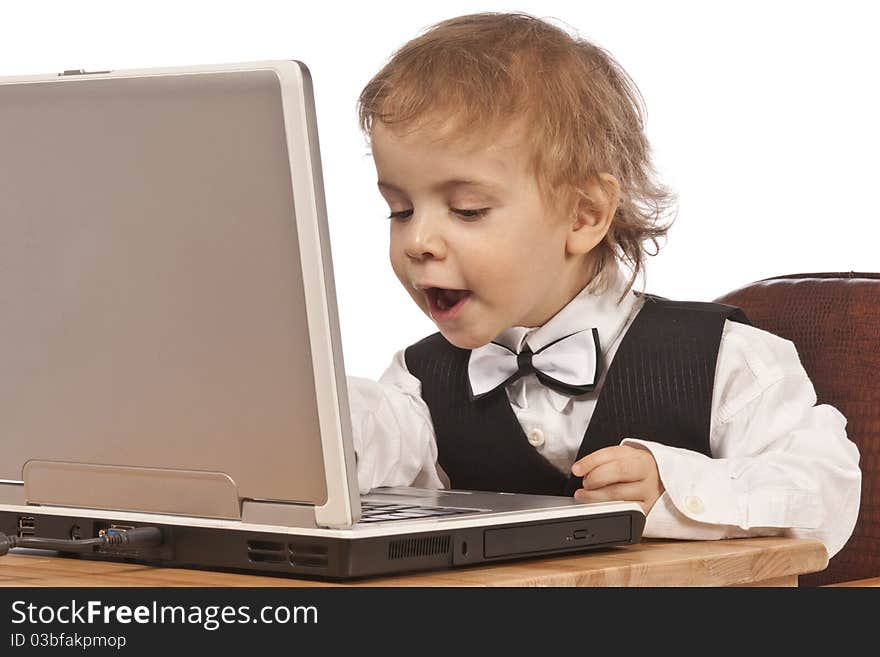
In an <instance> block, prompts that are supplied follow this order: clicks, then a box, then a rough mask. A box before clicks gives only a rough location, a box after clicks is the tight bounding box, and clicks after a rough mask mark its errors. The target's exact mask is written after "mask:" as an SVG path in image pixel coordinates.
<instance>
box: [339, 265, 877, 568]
mask: <svg viewBox="0 0 880 657" xmlns="http://www.w3.org/2000/svg"><path fill="white" fill-rule="evenodd" d="M625 287H626V282H625V277H624V275H623V273H622V272H621V271H616V272H615V276H614V277H613V282H612V284H611V285H609V288H608V290H607V291H606V292H605V293H603V294H595V293H593V292H592V291H590V287H589V286H587V288H585V289H584V290H583V291H581V293H580V294H578V295H577V296H576V297H575V298H574V299H572V300H571V301H570V302H569V304H568V305H567V306H565V307H564V308H563V309H562V310H561V311H559V313H557V314H556V315H555V316H554V317H553V318H551V319H550V320H549V321H548V322H547V323H546V324H544V325H543V326H541V327H538V328H524V327H519V326H517V327H513V328H510V329H507V330H505V331H503V332H502V333H501V334H500V335H498V336H497V337H496V338H495V341H496V342H500V343H501V344H504V345H505V346H507V347H509V348H511V349H512V350H514V351H516V352H517V353H519V352H520V350H521V349H522V348H523V346H524V344H528V345H529V347H530V348H531V349H532V351H533V352H534V351H537V350H538V349H540V348H541V347H543V346H544V345H546V344H549V343H550V342H553V341H554V340H556V339H558V338H561V337H562V336H565V335H568V334H570V333H573V332H575V331H579V330H582V329H586V328H592V327H595V328H597V329H598V332H599V344H600V347H601V349H602V352H603V355H604V361H605V364H606V366H605V370H604V371H605V372H607V371H608V368H609V366H610V364H611V362H612V360H613V358H614V354H615V353H616V352H617V348H618V346H619V345H620V342H621V340H622V338H623V336H624V335H625V334H626V331H627V329H628V328H629V326H630V324H631V323H632V321H633V319H635V316H636V315H637V314H638V311H639V309H640V308H641V304H642V303H643V298H642V297H638V296H636V295H635V294H634V293H633V292H629V293H627V294H626V296H625V297H624V299H623V301H622V302H620V303H618V299H619V298H620V296H621V294H622V293H623V291H624V289H625ZM603 381H604V377H603V378H602V379H600V381H599V384H598V386H597V391H596V392H592V393H587V394H584V395H580V396H577V397H568V396H566V395H563V394H560V393H557V392H555V391H553V390H551V389H549V388H547V387H545V386H544V385H542V384H541V383H540V382H538V380H537V377H535V375H534V374H531V375H529V376H525V377H522V378H520V379H518V380H517V381H515V382H513V383H511V384H509V385H508V386H507V387H506V391H507V396H508V399H509V401H510V405H511V408H512V409H513V412H514V413H515V415H516V417H517V419H518V420H519V422H520V424H521V425H522V428H523V431H524V432H525V435H526V437H527V439H528V441H529V443H530V444H531V445H532V446H533V447H534V448H535V449H536V450H537V451H538V452H539V453H540V454H542V455H543V456H544V457H545V458H546V459H547V460H548V461H549V462H550V463H552V464H553V465H554V466H556V467H557V468H558V469H559V470H560V471H561V472H562V473H564V474H566V475H568V474H570V468H571V465H572V463H574V460H575V457H576V455H577V451H578V448H579V447H580V444H581V441H582V440H583V437H584V433H585V432H586V429H587V426H588V425H589V422H590V419H591V418H592V416H593V411H594V409H595V407H596V400H597V398H598V395H599V394H601V389H602V383H603ZM348 389H349V399H350V403H351V413H352V428H353V438H354V445H355V451H356V453H357V455H358V483H359V487H360V490H361V493H366V492H368V491H369V490H370V489H372V488H376V487H379V486H408V485H412V486H420V487H426V488H447V487H448V486H449V480H448V478H447V477H446V475H445V473H444V472H443V470H442V468H441V467H440V465H439V464H438V463H437V445H436V441H435V438H434V428H433V425H432V423H431V415H430V411H429V410H428V407H427V405H426V404H425V402H424V400H423V399H422V397H421V382H420V381H419V380H418V379H417V378H416V377H414V376H413V375H412V374H410V373H409V371H408V370H407V367H406V362H405V359H404V350H401V351H399V352H398V353H397V354H396V355H395V357H394V359H393V361H392V363H391V365H390V366H389V368H388V369H387V370H386V372H385V373H384V374H383V375H382V377H381V378H380V380H379V381H378V382H376V381H371V380H369V379H364V378H359V377H351V376H350V377H348ZM845 427H846V419H845V418H844V417H843V415H841V413H840V412H839V411H837V410H836V409H835V408H833V407H832V406H829V405H827V404H823V405H820V406H817V405H816V393H815V391H814V389H813V385H812V383H811V382H810V379H809V378H808V376H807V374H806V372H805V371H804V369H803V366H802V365H801V362H800V359H799V358H798V354H797V351H796V349H795V347H794V344H793V343H792V342H790V341H789V340H784V339H782V338H780V337H777V336H775V335H773V334H771V333H768V332H766V331H762V330H760V329H757V328H754V327H751V326H747V325H744V324H739V323H736V322H730V321H727V322H726V323H725V325H724V329H723V332H722V336H721V344H720V347H719V350H718V361H717V369H716V373H715V387H714V393H713V396H712V415H711V429H710V434H709V443H710V449H711V452H712V455H713V458H709V457H707V456H705V455H703V454H700V453H698V452H692V451H690V450H685V449H681V448H675V447H668V446H666V445H661V444H659V443H656V442H652V441H647V440H640V439H639V437H638V436H632V437H628V438H625V439H624V440H622V441H621V443H620V444H621V445H631V446H634V447H639V448H643V449H647V450H649V451H650V452H651V454H652V455H653V456H654V459H655V461H656V462H657V467H658V471H659V473H660V479H661V481H662V483H663V486H664V488H665V492H664V493H663V495H661V497H660V498H659V499H658V500H657V502H656V503H655V504H654V506H653V508H652V509H651V511H650V513H649V514H648V517H647V522H646V525H645V531H644V535H645V536H646V537H659V538H680V539H718V538H732V537H740V536H757V535H789V536H796V537H810V538H816V539H818V540H820V541H822V542H823V543H824V544H825V547H826V550H827V551H828V555H829V557H830V556H833V555H834V554H835V553H836V552H838V551H839V550H840V548H842V547H843V545H844V543H845V542H846V540H847V539H848V538H849V536H850V534H851V533H852V530H853V527H854V526H855V521H856V516H857V515H858V510H859V501H860V490H861V471H860V470H859V467H858V462H859V452H858V448H857V447H856V446H855V444H853V443H852V442H851V441H850V440H849V439H848V438H847V436H846V429H845ZM487 467H488V464H487Z"/></svg>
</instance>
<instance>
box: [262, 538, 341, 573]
mask: <svg viewBox="0 0 880 657" xmlns="http://www.w3.org/2000/svg"><path fill="white" fill-rule="evenodd" d="M247 552H248V559H249V560H250V561H251V563H288V562H289V563H290V565H291V566H303V567H306V568H327V565H328V553H327V548H326V547H324V546H322V545H312V544H309V543H289V544H285V543H276V542H275V541H248V542H247Z"/></svg>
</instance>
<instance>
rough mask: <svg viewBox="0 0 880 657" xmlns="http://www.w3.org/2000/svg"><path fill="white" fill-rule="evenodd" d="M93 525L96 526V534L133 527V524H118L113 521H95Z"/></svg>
mask: <svg viewBox="0 0 880 657" xmlns="http://www.w3.org/2000/svg"><path fill="white" fill-rule="evenodd" d="M95 527H97V528H98V536H104V535H105V534H118V533H120V532H127V531H128V530H129V529H134V525H118V524H116V523H115V522H113V523H106V522H102V523H95Z"/></svg>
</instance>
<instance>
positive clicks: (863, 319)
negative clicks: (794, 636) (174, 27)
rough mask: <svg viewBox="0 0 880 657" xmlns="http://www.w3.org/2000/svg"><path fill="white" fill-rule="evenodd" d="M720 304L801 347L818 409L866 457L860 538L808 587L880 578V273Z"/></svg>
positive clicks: (773, 283)
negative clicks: (829, 414)
mask: <svg viewBox="0 0 880 657" xmlns="http://www.w3.org/2000/svg"><path fill="white" fill-rule="evenodd" d="M716 301H717V302H719V303H726V304H730V305H733V306H739V307H740V308H742V309H743V310H744V311H745V313H746V315H748V317H749V319H750V320H751V322H752V323H753V324H754V325H755V326H757V327H758V328H761V329H764V330H766V331H770V332H771V333H775V334H776V335H778V336H780V337H783V338H786V339H787V340H791V341H792V342H793V343H794V344H795V346H796V347H797V350H798V354H799V355H800V359H801V362H802V363H803V365H804V369H806V371H807V374H808V375H809V376H810V379H811V380H812V382H813V385H814V386H815V388H816V396H817V397H818V403H819V404H831V405H832V406H834V407H835V408H837V410H839V411H840V412H841V413H843V415H844V416H845V417H846V418H847V435H848V436H849V438H850V440H852V441H853V442H854V443H856V445H858V448H859V452H860V454H861V458H860V461H859V464H860V467H861V469H862V503H861V509H860V511H859V517H858V521H857V523H856V527H855V530H854V532H853V535H852V537H851V538H850V539H849V541H848V542H847V544H846V545H845V546H844V547H843V549H842V550H841V551H840V552H838V553H837V554H836V555H835V556H834V558H833V559H831V561H830V563H829V565H828V568H827V569H825V570H824V571H822V572H820V573H815V574H812V575H807V576H804V577H802V578H801V585H806V586H816V585H823V584H831V583H835V582H843V581H849V580H857V579H864V578H867V577H878V576H880V378H878V377H880V273H856V272H849V273H819V274H791V275H788V276H777V277H775V278H768V279H765V280H762V281H758V282H756V283H751V284H749V285H746V286H745V287H742V288H740V289H738V290H735V291H733V292H730V293H729V294H725V295H724V296H722V297H719V298H718V299H716Z"/></svg>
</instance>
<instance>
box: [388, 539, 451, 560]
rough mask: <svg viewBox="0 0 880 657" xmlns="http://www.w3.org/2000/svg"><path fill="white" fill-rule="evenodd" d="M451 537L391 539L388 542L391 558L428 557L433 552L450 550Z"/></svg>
mask: <svg viewBox="0 0 880 657" xmlns="http://www.w3.org/2000/svg"><path fill="white" fill-rule="evenodd" d="M451 540H452V539H451V537H450V536H449V535H446V536H424V537H422V538H402V539H399V540H397V541H391V542H390V543H389V544H388V558H389V559H412V558H414V557H427V556H430V555H432V554H443V553H446V552H449V546H450V545H451Z"/></svg>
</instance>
